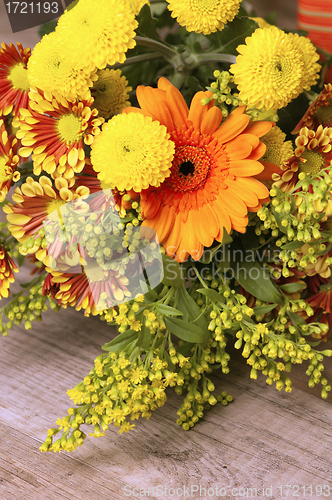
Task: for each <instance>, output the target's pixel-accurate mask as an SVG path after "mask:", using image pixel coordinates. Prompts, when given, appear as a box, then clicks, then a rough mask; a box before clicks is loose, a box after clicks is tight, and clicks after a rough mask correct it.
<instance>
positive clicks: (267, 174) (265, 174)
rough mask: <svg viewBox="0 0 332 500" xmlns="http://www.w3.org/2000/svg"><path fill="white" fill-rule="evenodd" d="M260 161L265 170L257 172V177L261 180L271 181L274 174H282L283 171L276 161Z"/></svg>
mask: <svg viewBox="0 0 332 500" xmlns="http://www.w3.org/2000/svg"><path fill="white" fill-rule="evenodd" d="M259 163H261V164H262V165H263V167H264V170H262V172H260V173H259V174H255V176H254V177H255V179H258V180H260V181H269V180H271V179H272V174H279V175H282V173H283V171H282V170H281V168H280V167H278V165H275V164H274V163H271V162H269V161H263V160H261V161H260V162H259Z"/></svg>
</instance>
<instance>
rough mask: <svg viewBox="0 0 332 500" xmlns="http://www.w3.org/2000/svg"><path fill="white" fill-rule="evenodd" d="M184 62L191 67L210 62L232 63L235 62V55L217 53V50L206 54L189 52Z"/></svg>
mask: <svg viewBox="0 0 332 500" xmlns="http://www.w3.org/2000/svg"><path fill="white" fill-rule="evenodd" d="M185 62H186V64H187V65H188V66H189V67H191V68H192V67H195V66H200V65H201V64H207V63H210V62H225V63H231V64H234V63H235V62H236V56H233V55H231V54H219V53H217V52H207V53H206V54H191V55H190V57H189V58H188V59H186V60H185Z"/></svg>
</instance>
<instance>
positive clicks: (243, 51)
mask: <svg viewBox="0 0 332 500" xmlns="http://www.w3.org/2000/svg"><path fill="white" fill-rule="evenodd" d="M245 42H246V45H239V46H238V47H237V51H238V52H239V53H240V55H239V56H238V57H237V58H236V64H232V65H231V67H230V71H231V73H233V74H234V81H235V84H236V85H237V87H238V89H239V97H240V99H241V100H242V101H243V102H247V103H248V104H249V105H250V106H255V107H256V108H258V109H260V108H264V109H272V110H275V109H279V108H282V107H284V106H286V105H287V104H288V103H289V102H290V101H291V100H292V99H294V98H296V97H297V96H298V95H299V94H300V93H301V92H302V91H303V90H304V88H306V89H307V88H308V84H309V83H310V82H314V81H315V78H316V76H314V72H315V71H316V65H315V61H316V60H317V58H316V54H313V53H310V50H309V46H307V45H306V43H304V44H303V43H302V42H300V41H299V40H298V38H296V37H295V36H294V35H293V34H291V33H290V34H286V33H284V32H283V31H282V30H280V29H278V28H276V27H275V26H271V27H270V28H263V29H261V28H258V29H257V30H256V31H255V32H254V33H253V34H252V35H251V36H250V37H247V38H246V40H245ZM309 43H310V42H309ZM306 57H309V59H310V60H309V61H305V58H306ZM307 71H309V75H306V72H307Z"/></svg>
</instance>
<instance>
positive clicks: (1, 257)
mask: <svg viewBox="0 0 332 500" xmlns="http://www.w3.org/2000/svg"><path fill="white" fill-rule="evenodd" d="M13 271H15V273H17V272H18V268H17V266H16V264H15V262H14V261H13V260H12V259H11V257H10V256H9V254H8V252H7V250H6V249H5V248H4V247H2V246H0V299H1V298H2V297H5V298H7V297H9V287H10V284H11V283H14V281H15V278H14V274H13Z"/></svg>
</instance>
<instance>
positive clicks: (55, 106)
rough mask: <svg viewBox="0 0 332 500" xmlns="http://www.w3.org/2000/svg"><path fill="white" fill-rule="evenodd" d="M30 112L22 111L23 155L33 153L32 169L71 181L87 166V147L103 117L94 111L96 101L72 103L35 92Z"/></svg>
mask: <svg viewBox="0 0 332 500" xmlns="http://www.w3.org/2000/svg"><path fill="white" fill-rule="evenodd" d="M29 96H30V101H29V103H30V109H29V110H28V109H26V110H21V116H22V118H21V126H20V130H19V131H18V132H17V134H16V135H17V137H18V138H19V139H22V145H23V147H22V148H21V150H20V154H21V155H22V156H24V157H28V156H30V155H31V154H32V160H33V170H34V174H35V175H40V174H41V172H42V171H43V170H44V171H45V172H47V173H49V174H54V173H55V172H56V174H55V175H63V176H64V177H66V178H71V177H73V176H74V174H75V173H78V172H81V170H82V169H83V167H84V164H85V152H84V144H87V145H91V144H92V142H93V136H94V135H96V134H98V133H99V132H100V129H99V126H100V125H101V124H102V123H103V122H104V118H101V117H97V115H98V111H97V109H92V108H91V106H92V103H93V98H92V97H91V96H90V97H88V96H87V97H86V99H81V100H80V101H77V100H74V101H69V100H68V99H66V98H64V97H63V96H61V95H60V94H56V93H55V94H51V93H50V92H47V91H45V92H42V91H37V90H33V91H31V92H30V93H29Z"/></svg>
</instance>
